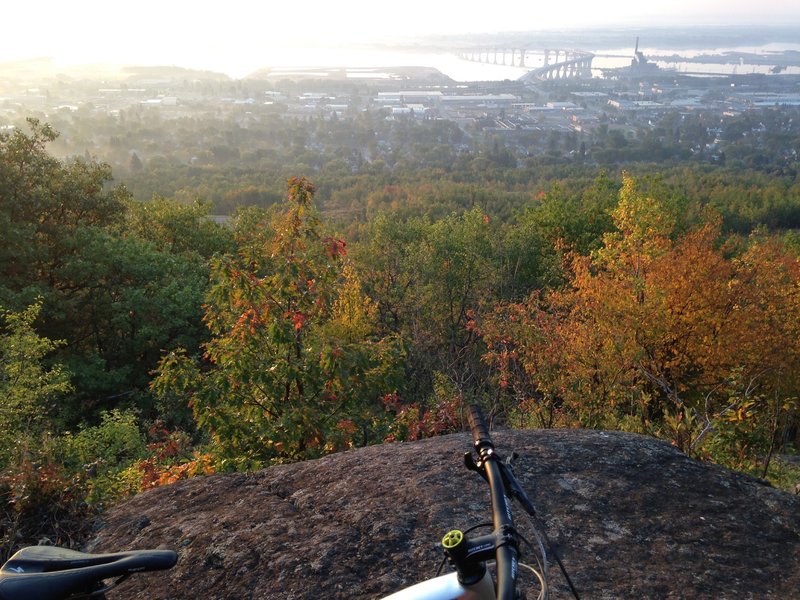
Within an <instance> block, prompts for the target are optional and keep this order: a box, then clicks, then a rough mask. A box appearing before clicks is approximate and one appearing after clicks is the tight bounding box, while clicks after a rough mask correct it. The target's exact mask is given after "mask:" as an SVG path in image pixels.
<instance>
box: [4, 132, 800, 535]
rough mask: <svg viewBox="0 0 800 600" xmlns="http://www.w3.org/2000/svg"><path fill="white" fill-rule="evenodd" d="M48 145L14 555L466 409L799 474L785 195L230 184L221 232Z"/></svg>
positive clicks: (420, 179) (13, 261)
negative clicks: (191, 492)
mask: <svg viewBox="0 0 800 600" xmlns="http://www.w3.org/2000/svg"><path fill="white" fill-rule="evenodd" d="M436 133H437V135H438V137H435V138H434V140H433V143H436V144H439V143H442V144H445V145H447V144H450V143H452V142H453V140H452V139H451V138H453V136H456V135H457V133H456V132H455V131H452V130H450V129H448V128H440V130H437V131H436ZM56 138H57V133H56V132H55V131H54V130H53V128H52V127H50V126H49V125H46V124H42V123H40V122H38V121H36V120H30V122H29V127H28V129H27V130H22V129H17V130H15V131H13V132H3V133H0V235H1V236H2V239H3V240H4V244H3V245H2V247H0V307H1V308H2V313H0V315H1V316H0V392H1V393H2V397H3V402H2V407H1V409H0V425H2V428H0V429H2V435H0V469H2V474H1V475H0V492H2V494H3V498H4V504H3V507H4V513H3V522H2V532H3V536H4V539H3V542H4V544H5V548H6V550H10V549H11V548H12V547H13V546H14V545H15V544H16V543H18V541H19V540H20V539H23V538H35V537H36V536H39V535H41V531H42V530H41V528H42V527H43V526H44V525H43V524H45V523H53V522H57V523H61V524H62V525H61V526H60V528H59V529H57V531H55V532H53V531H52V530H48V531H50V533H48V535H53V536H54V537H56V538H58V539H57V540H54V541H58V542H59V543H69V540H70V539H71V536H73V535H74V536H77V535H79V534H78V533H76V532H75V529H74V528H73V529H70V528H69V527H68V526H67V523H69V522H77V523H84V522H85V520H83V519H82V517H83V516H85V515H86V511H91V510H96V509H101V508H102V507H103V506H105V505H107V504H108V503H110V502H114V501H116V500H118V499H120V498H122V497H125V496H126V495H127V494H130V493H135V492H136V491H138V490H141V489H144V488H146V487H149V486H154V485H161V484H163V483H168V482H170V481H174V480H175V479H178V478H181V477H188V476H193V475H199V474H204V473H210V472H214V471H222V470H246V469H253V468H258V467H260V466H263V465H267V464H271V463H274V462H281V461H288V460H298V459H304V458H310V457H315V456H320V455H322V454H324V453H328V452H333V451H337V450H341V449H345V448H350V447H354V446H360V445H365V444H372V443H381V442H384V441H392V440H403V439H417V438H420V437H424V436H430V435H436V434H439V433H443V432H448V431H457V430H460V429H461V428H462V427H463V407H464V406H465V405H466V404H468V403H472V402H478V403H480V404H482V405H484V406H485V407H486V408H487V409H488V411H489V412H490V413H491V415H492V417H493V418H494V419H495V420H496V421H497V422H499V423H503V424H505V425H509V426H514V427H596V428H614V429H622V430H626V431H636V432H641V433H645V434H648V435H653V436H657V437H660V438H663V439H667V440H669V441H671V442H672V443H674V444H675V445H676V446H678V447H679V448H680V449H682V450H683V451H684V452H686V453H688V454H690V455H691V456H695V457H699V458H703V459H707V460H713V461H716V462H719V463H721V464H723V465H726V466H729V467H733V468H737V469H741V470H744V471H747V472H751V473H754V474H757V475H759V476H762V477H767V478H770V479H771V480H773V481H774V482H776V483H778V484H780V485H787V483H788V478H789V477H791V473H789V472H787V470H786V468H785V465H784V464H783V463H782V462H781V461H779V460H777V459H776V458H775V457H776V455H778V454H780V453H787V452H792V451H796V449H797V442H798V401H797V397H798V386H800V380H798V375H797V374H798V366H800V365H798V362H800V346H798V339H800V338H799V337H798V333H800V332H798V326H799V325H798V323H800V296H798V294H800V287H799V284H800V280H799V279H798V278H800V265H799V264H798V249H799V248H800V245H798V241H797V236H796V234H794V233H793V229H794V228H795V227H796V225H797V222H796V219H797V215H800V196H798V189H800V188H798V186H797V184H796V183H791V182H790V181H789V179H786V180H781V179H780V178H777V179H762V178H761V177H762V176H761V175H759V174H758V173H754V172H746V173H740V174H739V175H738V176H731V177H728V172H726V171H722V170H706V169H701V168H697V167H692V166H686V165H683V166H676V167H672V168H669V169H665V170H664V171H663V172H658V171H654V170H647V169H645V168H644V167H642V166H641V165H640V166H634V168H632V169H631V170H630V172H624V173H619V174H618V175H617V174H611V173H609V172H606V171H600V170H597V169H595V170H594V171H592V170H590V169H587V168H585V167H579V168H578V167H576V169H577V170H576V174H577V175H576V177H575V178H570V177H569V175H563V171H562V177H561V178H560V179H558V180H556V179H551V178H548V176H547V168H542V169H537V168H533V167H531V168H526V169H516V170H513V169H506V167H504V166H503V165H502V164H501V163H502V160H501V158H502V157H500V156H495V157H494V158H493V159H492V157H491V152H493V151H494V150H493V149H492V148H489V149H488V150H487V155H486V158H487V162H485V163H484V168H483V170H479V171H474V172H473V173H472V175H470V177H469V178H466V177H462V176H461V175H459V172H458V171H457V170H450V171H446V170H433V171H430V170H429V171H418V172H415V173H416V174H415V175H413V177H412V175H411V173H412V171H411V170H409V171H407V172H406V174H405V175H403V176H399V177H398V176H394V175H392V176H389V175H387V174H386V173H383V174H376V175H375V176H374V177H372V178H370V177H367V176H363V177H362V176H360V177H353V175H352V172H351V173H347V172H346V170H342V171H340V172H339V173H338V174H337V175H335V176H334V175H331V173H330V172H329V173H328V174H321V175H320V179H322V180H324V181H325V182H326V183H325V184H324V186H317V185H315V183H313V182H312V181H311V180H309V179H307V178H305V177H299V176H298V177H291V178H287V179H284V189H283V193H282V195H281V196H278V195H276V194H275V193H274V192H270V193H269V194H267V195H259V194H261V192H257V191H254V190H251V192H252V194H251V192H247V190H246V189H244V188H239V191H238V192H236V193H238V194H240V197H239V199H238V200H237V199H235V198H234V196H231V198H232V200H231V202H232V203H233V204H232V205H231V208H232V209H233V210H231V211H229V212H231V213H232V214H231V215H228V217H227V218H225V219H221V218H215V216H214V214H213V211H214V206H213V205H212V204H210V203H204V202H199V201H196V200H193V199H187V198H186V197H184V196H183V195H172V194H170V193H168V192H165V195H164V196H159V195H157V196H154V197H152V198H151V199H146V200H141V199H134V197H133V196H132V194H131V193H130V192H129V190H128V189H127V188H126V187H125V186H123V185H120V184H116V185H115V182H114V180H113V179H112V173H111V168H110V167H109V166H108V165H107V164H104V163H101V162H97V161H96V160H94V159H92V158H88V159H87V158H72V159H67V160H59V159H56V158H55V157H54V156H53V155H51V154H50V152H49V150H48V145H51V144H52V143H53V142H54V141H55V140H56ZM476 164H478V163H475V162H474V161H471V162H470V165H471V166H470V168H472V167H474V166H475V165H476ZM177 171H180V169H178V170H177ZM177 171H176V172H177ZM434 173H436V176H434V175H433V174H434ZM439 175H441V176H439ZM323 188H324V189H323ZM235 190H236V187H235V186H233V187H231V189H230V191H231V193H233V192H234V191H235ZM745 191H746V193H745ZM248 194H251V196H248ZM321 195H322V196H324V199H325V201H324V202H322V204H323V205H324V206H323V207H322V210H320V208H319V207H318V204H320V202H319V197H320V196H321ZM177 196H180V197H177ZM251 197H252V198H259V200H258V201H254V202H250V201H249V200H246V198H251ZM345 197H349V198H351V199H352V203H351V204H348V205H347V207H346V208H347V211H344V212H342V211H338V208H341V207H342V206H344V205H342V204H341V203H342V202H345V200H344V198H345ZM240 201H241V203H243V204H245V205H244V206H234V205H238V204H240ZM337 203H338V204H337ZM348 211H351V212H348ZM348 215H349V216H348ZM67 515H71V516H72V517H74V519H73V521H70V520H69V519H68V518H67ZM76 515H77V516H76Z"/></svg>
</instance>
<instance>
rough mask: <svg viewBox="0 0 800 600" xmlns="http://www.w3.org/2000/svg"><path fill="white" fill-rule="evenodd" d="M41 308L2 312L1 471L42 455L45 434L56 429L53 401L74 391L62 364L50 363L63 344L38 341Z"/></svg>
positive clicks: (0, 344)
mask: <svg viewBox="0 0 800 600" xmlns="http://www.w3.org/2000/svg"><path fill="white" fill-rule="evenodd" d="M40 311H41V304H33V305H31V306H29V307H28V308H26V309H25V310H23V311H22V312H11V311H3V310H0V318H1V319H2V322H1V323H0V397H1V398H2V399H3V402H2V405H0V468H5V467H6V466H8V465H9V464H10V463H15V462H17V461H18V460H20V458H21V455H22V453H25V452H28V453H34V454H37V455H38V445H39V443H40V442H41V441H42V439H41V438H42V436H43V435H44V434H45V433H46V432H48V430H51V429H52V423H51V420H50V419H51V418H52V415H53V412H54V410H53V409H54V405H55V403H56V402H57V401H58V400H59V398H61V397H62V396H63V395H64V394H66V393H67V392H69V391H70V390H71V385H70V382H69V373H68V372H67V371H66V370H65V369H64V367H63V366H61V365H57V364H56V365H51V366H47V365H46V362H45V361H46V359H47V358H48V357H49V355H50V354H52V352H53V350H55V349H56V348H57V347H58V346H59V345H61V343H60V342H54V341H51V340H48V339H46V338H43V337H40V336H39V335H37V334H36V332H35V331H34V329H33V323H34V321H35V320H36V318H37V317H38V315H39V312H40Z"/></svg>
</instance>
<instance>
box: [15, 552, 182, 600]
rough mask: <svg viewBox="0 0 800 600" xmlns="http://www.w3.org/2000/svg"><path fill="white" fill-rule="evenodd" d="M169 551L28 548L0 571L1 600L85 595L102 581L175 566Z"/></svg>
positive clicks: (48, 599) (174, 557)
mask: <svg viewBox="0 0 800 600" xmlns="http://www.w3.org/2000/svg"><path fill="white" fill-rule="evenodd" d="M177 560H178V555H177V554H175V552H173V551H172V550H132V551H129V552H118V553H114V554H88V553H86V552H78V551H76V550H69V549H67V548H58V547H56V546H28V547H27V548H23V549H22V550H20V551H19V552H17V553H16V554H14V556H12V557H11V558H10V559H8V562H6V563H5V564H4V565H3V567H2V568H0V600H60V599H61V598H65V597H67V596H69V595H70V594H80V593H83V594H88V593H91V591H92V589H93V588H94V587H95V586H96V585H97V583H98V582H100V581H101V580H103V579H107V578H114V577H121V578H125V577H127V576H129V575H131V574H132V573H139V572H141V571H158V570H163V569H169V568H171V567H173V566H174V565H175V563H176V562H177Z"/></svg>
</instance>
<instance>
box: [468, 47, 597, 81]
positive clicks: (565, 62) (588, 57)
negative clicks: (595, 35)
mask: <svg viewBox="0 0 800 600" xmlns="http://www.w3.org/2000/svg"><path fill="white" fill-rule="evenodd" d="M542 53H543V54H544V64H543V65H542V66H540V67H536V68H534V69H532V70H530V71H528V72H527V73H525V75H523V76H522V77H520V78H519V80H520V81H526V82H527V81H548V80H556V79H576V78H589V77H591V76H592V59H593V58H594V56H595V55H594V54H592V53H591V52H585V51H583V50H544V52H542V51H533V50H529V49H527V48H476V49H469V50H462V51H460V52H458V53H457V55H458V57H459V58H461V59H463V60H469V61H472V62H479V63H484V64H489V65H506V66H511V67H520V68H523V69H525V68H528V67H529V65H528V64H526V60H528V59H529V55H531V54H537V55H538V54H542Z"/></svg>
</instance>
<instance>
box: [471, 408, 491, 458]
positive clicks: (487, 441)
mask: <svg viewBox="0 0 800 600" xmlns="http://www.w3.org/2000/svg"><path fill="white" fill-rule="evenodd" d="M467 419H468V420H469V427H470V429H472V441H473V443H474V445H475V447H476V448H481V447H489V448H493V447H494V444H492V438H491V436H490V435H489V428H488V427H487V426H486V420H485V419H484V418H483V411H482V410H481V407H480V406H478V405H477V404H471V405H470V407H469V412H468V413H467Z"/></svg>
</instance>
